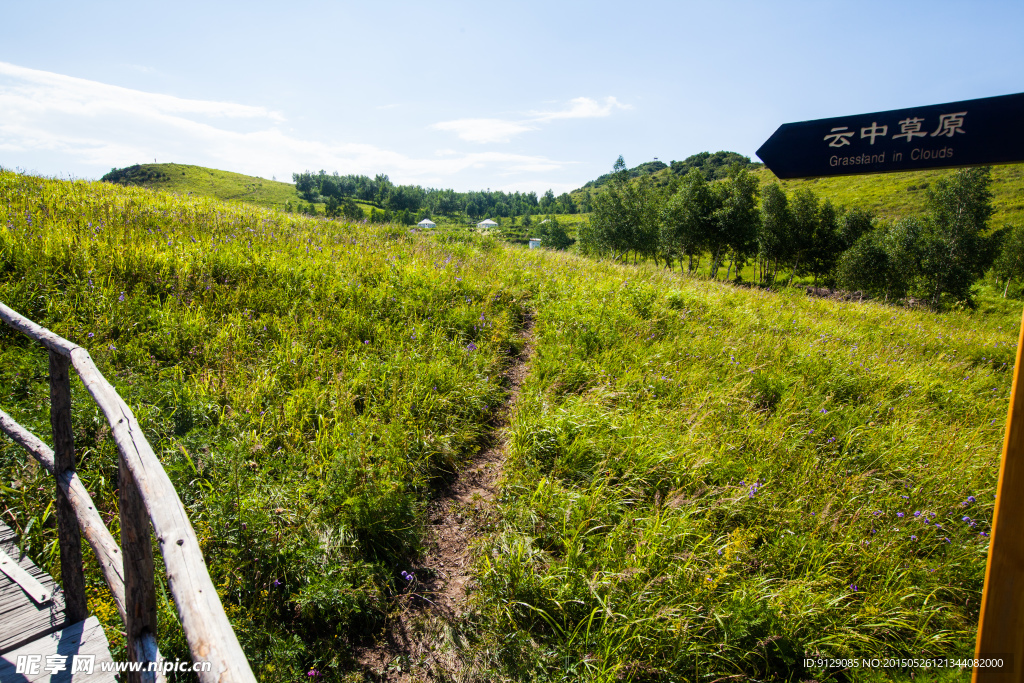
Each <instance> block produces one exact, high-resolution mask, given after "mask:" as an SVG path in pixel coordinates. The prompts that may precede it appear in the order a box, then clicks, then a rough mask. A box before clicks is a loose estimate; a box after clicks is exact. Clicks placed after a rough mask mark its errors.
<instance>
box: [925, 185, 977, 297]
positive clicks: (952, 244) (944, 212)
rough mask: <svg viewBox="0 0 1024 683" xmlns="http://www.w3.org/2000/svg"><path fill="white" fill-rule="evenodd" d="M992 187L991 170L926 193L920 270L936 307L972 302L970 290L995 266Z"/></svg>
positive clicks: (927, 291) (939, 186)
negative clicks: (990, 229) (926, 219)
mask: <svg viewBox="0 0 1024 683" xmlns="http://www.w3.org/2000/svg"><path fill="white" fill-rule="evenodd" d="M991 183H992V174H991V169H989V168H987V167H986V168H969V169H961V170H958V171H957V172H956V173H954V174H953V175H952V176H950V177H947V178H942V179H940V180H938V181H936V182H935V184H934V185H933V187H932V189H931V190H929V191H928V206H929V209H930V211H931V217H930V218H931V220H930V221H929V226H928V227H929V230H928V232H927V235H926V237H925V240H924V245H923V247H924V248H923V256H922V264H921V265H922V271H923V273H922V274H923V277H924V286H925V294H926V296H927V297H928V299H929V301H930V302H931V304H932V306H935V307H939V306H941V305H943V302H944V301H947V300H950V299H952V300H954V301H970V299H971V296H970V289H971V285H972V284H973V283H974V281H975V280H976V279H977V278H979V277H981V275H982V274H983V273H984V272H985V271H986V270H987V269H988V267H989V266H990V265H991V263H992V259H993V258H994V255H995V254H994V251H995V250H994V249H993V248H992V241H993V239H992V238H986V237H985V232H986V230H987V229H988V220H989V218H991V216H992V213H993V212H994V210H995V209H994V208H993V207H992V192H991V190H990V189H989V186H990V185H991Z"/></svg>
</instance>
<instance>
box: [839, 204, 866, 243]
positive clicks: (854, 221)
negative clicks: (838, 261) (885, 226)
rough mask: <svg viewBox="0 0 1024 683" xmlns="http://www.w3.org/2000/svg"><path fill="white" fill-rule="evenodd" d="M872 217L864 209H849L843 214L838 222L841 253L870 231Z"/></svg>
mask: <svg viewBox="0 0 1024 683" xmlns="http://www.w3.org/2000/svg"><path fill="white" fill-rule="evenodd" d="M873 220H874V217H873V216H872V215H871V212H870V211H865V210H864V209H851V210H849V211H846V212H845V213H843V216H842V218H841V219H840V220H839V242H840V245H841V247H842V251H846V250H847V249H849V248H850V247H852V246H853V245H854V243H856V241H857V240H859V239H860V238H861V235H865V234H867V233H868V232H870V231H871V221H873Z"/></svg>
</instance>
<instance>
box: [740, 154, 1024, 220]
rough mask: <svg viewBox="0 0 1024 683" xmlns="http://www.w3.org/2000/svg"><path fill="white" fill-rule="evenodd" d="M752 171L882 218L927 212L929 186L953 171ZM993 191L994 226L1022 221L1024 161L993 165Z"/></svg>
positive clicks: (766, 180) (789, 188) (766, 179)
mask: <svg viewBox="0 0 1024 683" xmlns="http://www.w3.org/2000/svg"><path fill="white" fill-rule="evenodd" d="M754 173H755V174H756V175H757V176H758V177H760V178H761V182H762V184H763V183H769V182H773V181H774V182H778V183H779V184H781V185H782V187H783V188H785V190H786V192H787V193H790V192H793V191H794V190H796V189H798V188H801V187H809V188H811V189H812V190H814V192H815V193H816V194H818V195H819V196H820V197H821V198H823V199H831V200H832V201H833V202H834V203H838V204H842V205H844V206H847V207H859V208H863V209H868V210H870V211H871V212H873V213H874V214H875V215H876V216H879V217H881V218H889V219H895V218H900V217H902V216H909V215H922V214H924V213H926V207H925V202H926V200H927V196H928V194H927V192H928V188H929V187H930V186H931V184H932V183H934V182H935V181H936V180H938V179H939V178H943V177H946V176H949V175H950V174H952V173H953V171H952V170H939V171H913V172H908V173H882V174H876V175H861V176H843V177H836V178H810V179H806V180H779V179H778V178H776V177H775V174H774V173H772V172H771V171H769V170H768V169H766V168H762V169H758V170H756V171H754ZM992 194H993V195H994V197H993V205H994V206H995V209H996V212H995V214H994V215H993V216H992V221H991V225H992V226H993V227H1002V226H1003V225H1004V224H1011V225H1021V224H1024V164H1008V165H1002V166H993V167H992Z"/></svg>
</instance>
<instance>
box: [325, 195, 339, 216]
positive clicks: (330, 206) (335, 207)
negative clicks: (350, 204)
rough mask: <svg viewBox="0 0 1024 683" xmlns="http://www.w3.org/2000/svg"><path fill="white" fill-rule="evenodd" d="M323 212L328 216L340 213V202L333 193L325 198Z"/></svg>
mask: <svg viewBox="0 0 1024 683" xmlns="http://www.w3.org/2000/svg"><path fill="white" fill-rule="evenodd" d="M324 214H326V216H327V217H328V218H337V217H338V216H340V215H341V203H340V202H339V201H338V199H337V198H336V197H334V196H333V195H331V196H330V197H328V198H327V205H326V206H325V207H324Z"/></svg>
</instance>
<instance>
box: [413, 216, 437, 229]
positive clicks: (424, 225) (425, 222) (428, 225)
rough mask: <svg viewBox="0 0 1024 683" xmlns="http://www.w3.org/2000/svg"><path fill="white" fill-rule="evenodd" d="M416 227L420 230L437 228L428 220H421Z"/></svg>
mask: <svg viewBox="0 0 1024 683" xmlns="http://www.w3.org/2000/svg"><path fill="white" fill-rule="evenodd" d="M416 225H418V226H420V227H421V228H436V227H437V224H436V223H434V222H433V221H432V220H430V219H429V218H424V219H423V220H421V221H420V222H419V223H417V224H416Z"/></svg>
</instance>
